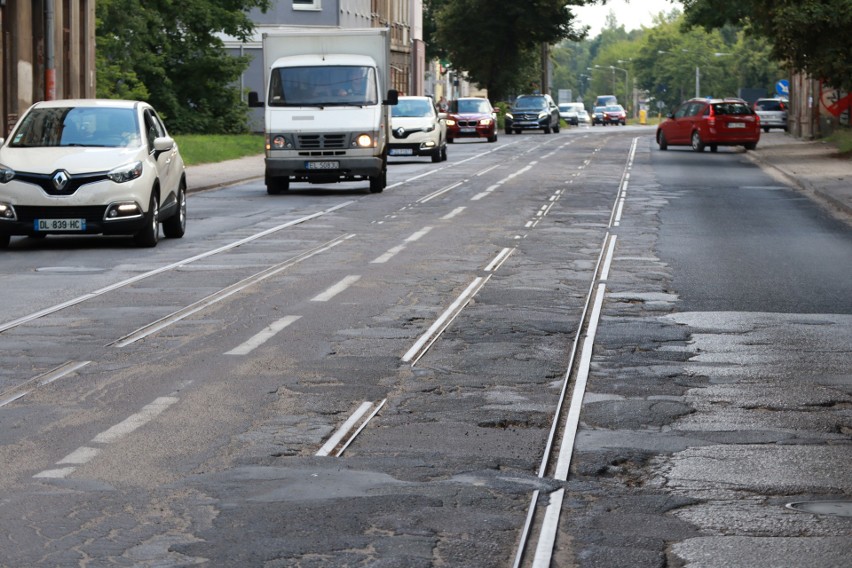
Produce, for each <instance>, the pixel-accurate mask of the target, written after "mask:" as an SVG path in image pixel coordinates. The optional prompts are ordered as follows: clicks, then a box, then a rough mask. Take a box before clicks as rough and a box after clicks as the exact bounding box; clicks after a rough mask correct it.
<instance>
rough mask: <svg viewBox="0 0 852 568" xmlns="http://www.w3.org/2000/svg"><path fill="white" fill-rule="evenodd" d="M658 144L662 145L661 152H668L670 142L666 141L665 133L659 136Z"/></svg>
mask: <svg viewBox="0 0 852 568" xmlns="http://www.w3.org/2000/svg"><path fill="white" fill-rule="evenodd" d="M657 144H659V145H660V150H668V149H669V142H668V140H666V135H665V133H663V132H660V133H659V134H657Z"/></svg>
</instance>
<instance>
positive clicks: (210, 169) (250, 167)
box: [186, 154, 264, 193]
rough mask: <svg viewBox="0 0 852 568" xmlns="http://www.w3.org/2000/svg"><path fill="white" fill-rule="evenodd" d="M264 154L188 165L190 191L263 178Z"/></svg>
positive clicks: (187, 182)
mask: <svg viewBox="0 0 852 568" xmlns="http://www.w3.org/2000/svg"><path fill="white" fill-rule="evenodd" d="M263 159H264V156H263V154H258V155H257V156H247V157H245V158H240V159H238V160H228V161H227V162H215V163H212V164H199V165H197V166H187V168H186V185H187V187H188V191H189V193H192V192H194V191H202V190H205V189H213V188H216V187H223V186H226V185H231V184H235V183H240V182H244V181H248V180H250V179H255V178H259V179H263V170H264V164H263Z"/></svg>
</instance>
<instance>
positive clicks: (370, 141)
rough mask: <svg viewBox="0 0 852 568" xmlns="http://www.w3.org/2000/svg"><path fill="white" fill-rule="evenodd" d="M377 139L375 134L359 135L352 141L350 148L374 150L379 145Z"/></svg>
mask: <svg viewBox="0 0 852 568" xmlns="http://www.w3.org/2000/svg"><path fill="white" fill-rule="evenodd" d="M378 140H379V137H378V136H376V135H375V134H367V133H366V132H365V133H363V134H359V135H358V136H356V137H355V138H353V139H352V147H353V148H375V147H376V146H378V145H379V142H378Z"/></svg>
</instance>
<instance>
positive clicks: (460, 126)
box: [447, 97, 497, 142]
mask: <svg viewBox="0 0 852 568" xmlns="http://www.w3.org/2000/svg"><path fill="white" fill-rule="evenodd" d="M456 138H486V139H487V140H488V141H489V142H496V141H497V118H496V112H495V110H494V108H493V107H492V106H491V103H490V102H488V99H483V98H480V97H467V98H463V99H457V100H453V101H450V110H449V114H448V116H447V142H454V141H455V139H456Z"/></svg>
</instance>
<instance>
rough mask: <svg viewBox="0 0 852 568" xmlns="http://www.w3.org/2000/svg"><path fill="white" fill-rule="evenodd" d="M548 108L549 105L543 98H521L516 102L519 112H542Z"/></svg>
mask: <svg viewBox="0 0 852 568" xmlns="http://www.w3.org/2000/svg"><path fill="white" fill-rule="evenodd" d="M545 108H547V103H546V102H545V100H544V99H543V98H542V97H519V98H518V100H516V101H515V109H517V110H525V109H526V110H542V109H545Z"/></svg>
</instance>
